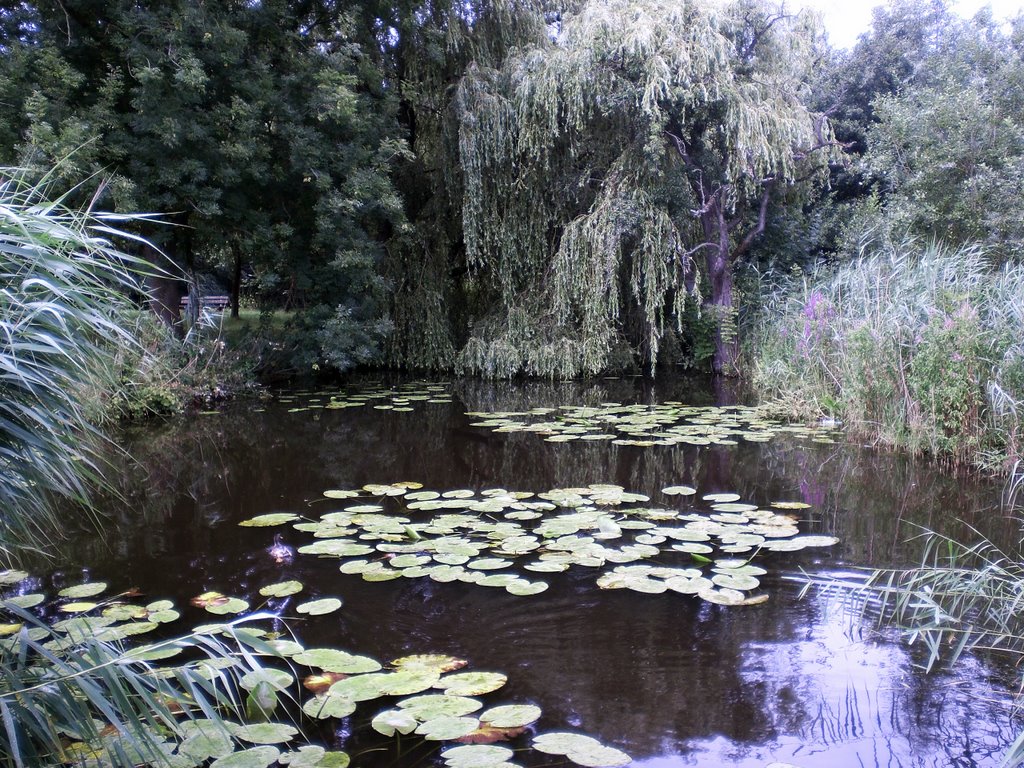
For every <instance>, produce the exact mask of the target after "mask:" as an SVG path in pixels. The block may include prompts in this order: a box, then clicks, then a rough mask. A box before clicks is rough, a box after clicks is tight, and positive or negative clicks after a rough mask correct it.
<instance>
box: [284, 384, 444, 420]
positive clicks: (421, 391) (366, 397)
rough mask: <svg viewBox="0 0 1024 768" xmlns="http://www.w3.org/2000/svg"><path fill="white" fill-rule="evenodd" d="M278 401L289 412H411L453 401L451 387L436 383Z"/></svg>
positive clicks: (307, 394) (322, 391)
mask: <svg viewBox="0 0 1024 768" xmlns="http://www.w3.org/2000/svg"><path fill="white" fill-rule="evenodd" d="M275 399H276V400H277V402H279V403H283V404H286V405H288V406H290V407H289V408H288V412H289V413H307V412H309V411H317V410H326V411H333V410H341V409H344V408H363V407H370V408H373V409H374V410H378V411H391V412H394V413H410V412H412V411H415V410H416V408H417V406H420V405H423V404H429V405H441V404H448V403H451V402H452V395H451V390H450V388H449V387H448V386H447V385H445V384H440V383H436V382H424V381H418V382H410V383H408V384H402V385H400V386H397V387H376V388H374V387H369V388H360V389H340V388H336V389H320V390H315V391H311V390H307V391H301V392H289V393H288V394H282V395H278V396H277V397H276V398H275Z"/></svg>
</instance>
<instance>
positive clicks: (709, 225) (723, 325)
mask: <svg viewBox="0 0 1024 768" xmlns="http://www.w3.org/2000/svg"><path fill="white" fill-rule="evenodd" d="M702 192H703V190H702ZM710 197H711V200H710V202H709V203H707V204H706V205H705V209H704V211H703V212H702V214H701V225H702V226H703V229H704V237H705V239H706V245H707V249H706V251H705V254H706V255H705V264H706V267H707V276H708V288H709V290H710V292H711V304H710V307H709V311H711V312H712V313H713V315H714V319H715V332H714V334H715V335H714V342H715V354H714V357H713V358H712V361H711V368H712V370H713V371H714V372H715V373H723V374H726V375H727V376H733V375H735V374H736V373H737V372H738V363H739V353H740V342H739V337H738V336H737V334H736V323H735V322H734V320H733V317H734V314H735V309H734V308H733V305H732V263H733V250H732V248H731V246H730V243H729V224H728V222H727V221H726V218H725V210H724V208H723V206H722V203H721V199H722V190H718V191H716V192H715V193H714V194H713V195H711V196H710Z"/></svg>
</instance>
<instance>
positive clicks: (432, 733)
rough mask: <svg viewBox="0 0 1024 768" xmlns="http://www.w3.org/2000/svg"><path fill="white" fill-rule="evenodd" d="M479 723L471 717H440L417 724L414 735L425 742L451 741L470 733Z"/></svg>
mask: <svg viewBox="0 0 1024 768" xmlns="http://www.w3.org/2000/svg"><path fill="white" fill-rule="evenodd" d="M479 724H480V721H479V720H477V719H476V718H473V717H449V716H444V715H442V716H441V717H435V718H434V719H433V720H427V721H425V722H422V723H420V724H419V726H418V727H417V728H416V733H418V734H419V735H420V736H422V737H423V738H425V739H426V740H427V741H451V740H453V739H458V738H461V737H463V736H465V735H467V734H470V733H472V732H473V731H475V730H476V729H477V726H478V725H479Z"/></svg>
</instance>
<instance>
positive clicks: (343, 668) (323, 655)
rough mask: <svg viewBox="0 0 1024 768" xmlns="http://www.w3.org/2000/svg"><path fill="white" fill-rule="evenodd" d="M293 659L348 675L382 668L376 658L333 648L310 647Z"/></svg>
mask: <svg viewBox="0 0 1024 768" xmlns="http://www.w3.org/2000/svg"><path fill="white" fill-rule="evenodd" d="M292 660H293V661H296V662H298V663H299V664H306V665H307V666H310V667H316V668H317V669H322V670H324V671H325V672H341V673H343V674H346V675H360V674H365V673H367V672H377V671H378V670H380V669H381V665H380V662H378V661H377V660H376V659H371V658H370V657H369V656H356V655H353V654H351V653H347V652H345V651H339V650H335V649H333V648H310V649H308V650H305V651H302V652H301V653H297V654H296V655H295V656H293V657H292Z"/></svg>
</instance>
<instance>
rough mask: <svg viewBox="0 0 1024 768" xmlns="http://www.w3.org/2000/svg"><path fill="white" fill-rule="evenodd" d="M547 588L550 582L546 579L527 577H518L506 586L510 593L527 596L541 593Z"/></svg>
mask: <svg viewBox="0 0 1024 768" xmlns="http://www.w3.org/2000/svg"><path fill="white" fill-rule="evenodd" d="M547 588H548V584H547V582H546V581H527V580H526V579H516V580H515V581H513V582H512V583H511V584H508V585H507V586H506V587H505V591H506V592H508V593H509V594H510V595H517V596H520V597H526V596H528V595H539V594H540V593H541V592H544V591H545V590H546V589H547Z"/></svg>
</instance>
